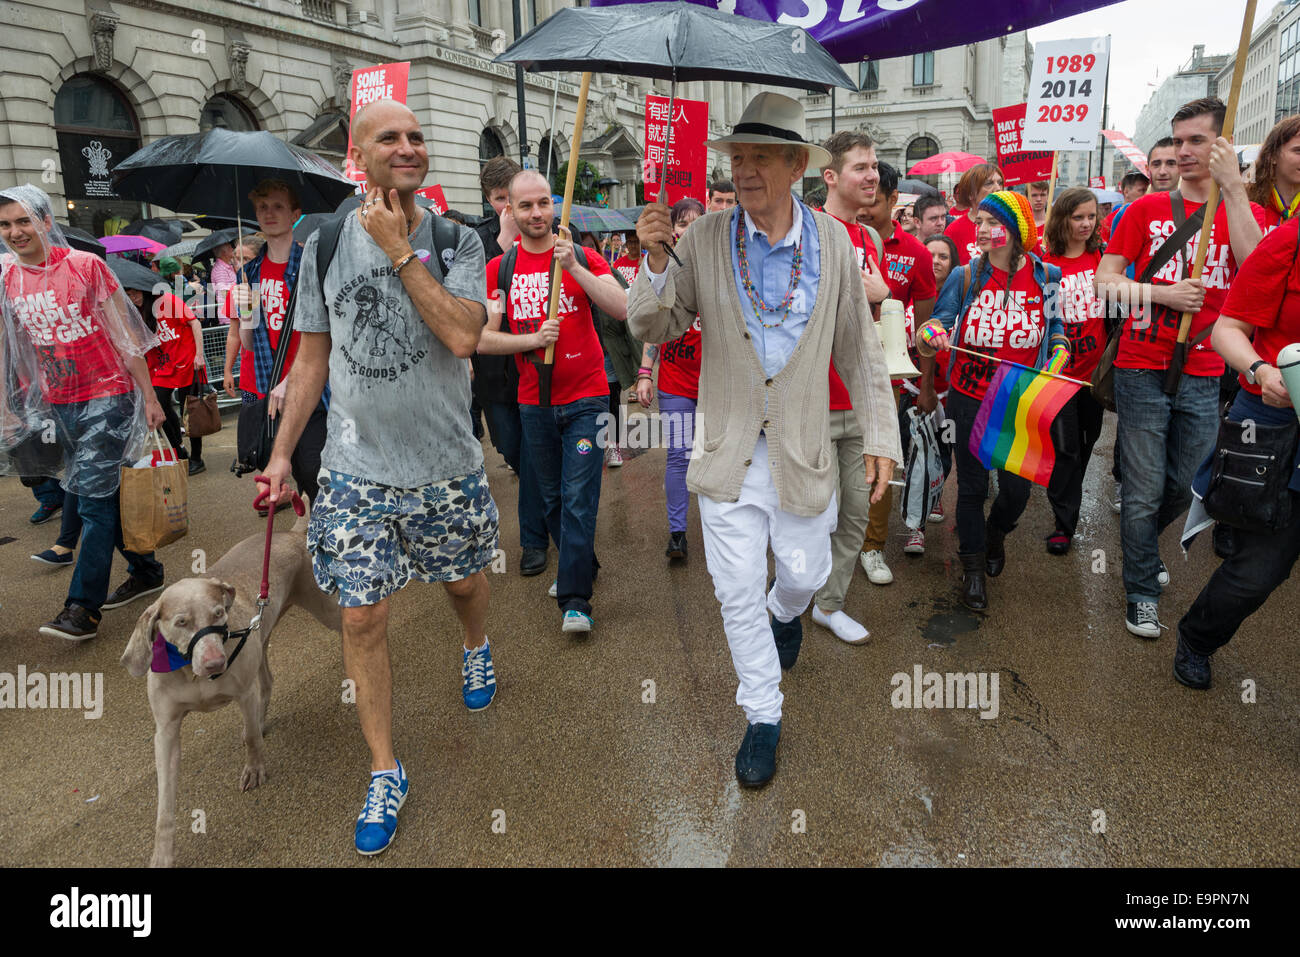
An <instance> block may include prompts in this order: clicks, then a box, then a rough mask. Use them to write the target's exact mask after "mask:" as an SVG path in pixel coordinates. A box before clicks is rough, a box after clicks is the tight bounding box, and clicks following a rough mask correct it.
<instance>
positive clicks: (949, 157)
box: [907, 151, 986, 176]
mask: <svg viewBox="0 0 1300 957" xmlns="http://www.w3.org/2000/svg"><path fill="white" fill-rule="evenodd" d="M984 162H986V160H985V159H984V157H982V156H973V155H971V154H970V153H962V152H960V151H958V152H953V153H935V154H934V155H933V156H929V157H926V158H925V159H923V160H921V162H919V163H917V164H916V165H915V166H913V167H912V168H911V169H909V170H908V171H907V175H908V176H933V175H935V174H936V173H964V172H966V170H968V169H970V168H971V167H972V166H979V165H980V163H984Z"/></svg>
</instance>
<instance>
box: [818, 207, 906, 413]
mask: <svg viewBox="0 0 1300 957" xmlns="http://www.w3.org/2000/svg"><path fill="white" fill-rule="evenodd" d="M827 215H828V216H829V215H831V214H829V213H827ZM832 218H833V219H834V220H835V221H836V222H838V223H843V225H844V228H845V229H847V230H848V231H849V239H851V240H852V241H853V247H854V248H855V249H856V250H857V251H858V265H859V266H861V267H862V268H863V269H866V268H867V260H868V259H870V260H871V261H872V262H873V263H875V264H876V268H877V269H879V268H880V260H879V259H877V258H876V244H875V243H873V242H872V241H871V236H870V235H869V234H868V233H867V227H865V226H863V225H862V224H861V223H848V222H845V221H844V220H842V219H840V218H839V217H838V216H833V217H832ZM896 232H897V230H896ZM830 374H831V411H832V412H843V411H845V410H847V409H851V408H853V403H852V402H851V401H849V390H848V389H847V388H846V387H845V385H844V381H843V380H842V379H841V378H840V374H839V373H838V372H836V371H835V360H833V359H832V360H831V373H830Z"/></svg>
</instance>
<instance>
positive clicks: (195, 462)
mask: <svg viewBox="0 0 1300 957" xmlns="http://www.w3.org/2000/svg"><path fill="white" fill-rule="evenodd" d="M207 470H208V467H207V465H206V464H204V462H203V460H202V459H196V458H191V459H190V464H189V473H190V474H191V475H198V474H199V473H200V472H206V471H207Z"/></svg>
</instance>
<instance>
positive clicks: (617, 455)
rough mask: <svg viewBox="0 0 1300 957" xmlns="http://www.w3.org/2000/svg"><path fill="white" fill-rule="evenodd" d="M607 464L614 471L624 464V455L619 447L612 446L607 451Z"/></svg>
mask: <svg viewBox="0 0 1300 957" xmlns="http://www.w3.org/2000/svg"><path fill="white" fill-rule="evenodd" d="M605 464H606V465H608V466H609V467H610V468H612V469H616V468H618V467H619V466H621V465H622V464H623V453H622V452H620V451H619V448H618V446H617V445H611V446H610V447H609V448H607V449H606V450H605Z"/></svg>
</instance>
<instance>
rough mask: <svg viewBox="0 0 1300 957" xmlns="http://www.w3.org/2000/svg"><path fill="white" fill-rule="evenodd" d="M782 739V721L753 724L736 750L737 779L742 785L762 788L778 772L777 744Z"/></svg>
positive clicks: (747, 729)
mask: <svg viewBox="0 0 1300 957" xmlns="http://www.w3.org/2000/svg"><path fill="white" fill-rule="evenodd" d="M780 740H781V722H780V721H778V722H777V723H776V724H751V725H750V726H749V727H748V728H746V729H745V740H743V741H742V742H740V750H739V751H737V752H736V780H737V781H739V782H740V786H741V787H745V788H761V787H762V786H763V785H764V784H766V783H767V782H768V781H770V780H772V775H774V774H775V773H776V746H777V743H778V742H779V741H780Z"/></svg>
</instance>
